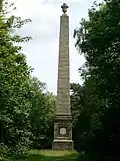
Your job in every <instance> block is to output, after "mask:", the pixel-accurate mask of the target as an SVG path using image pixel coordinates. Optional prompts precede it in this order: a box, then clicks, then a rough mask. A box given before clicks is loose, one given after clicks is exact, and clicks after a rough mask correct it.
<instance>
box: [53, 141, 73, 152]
mask: <svg viewBox="0 0 120 161" xmlns="http://www.w3.org/2000/svg"><path fill="white" fill-rule="evenodd" d="M52 149H53V150H73V149H74V142H73V141H72V140H53V144H52Z"/></svg>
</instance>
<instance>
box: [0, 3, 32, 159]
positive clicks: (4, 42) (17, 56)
mask: <svg viewBox="0 0 120 161" xmlns="http://www.w3.org/2000/svg"><path fill="white" fill-rule="evenodd" d="M5 5H8V4H7V3H5ZM3 7H4V5H3ZM29 21H30V20H21V18H20V17H15V16H11V17H9V18H6V16H5V12H2V11H1V12H0V143H1V149H2V145H4V146H6V147H7V148H8V151H6V153H7V154H8V153H9V154H11V155H12V156H13V155H14V154H15V153H17V155H16V154H15V155H16V156H17V157H19V155H21V154H23V153H24V152H25V148H26V147H28V145H29V135H30V133H29V130H28V129H29V126H30V122H29V119H28V117H29V110H30V108H31V104H30V101H29V98H28V97H27V95H28V91H29V86H28V85H29V84H28V81H29V78H30V72H31V69H30V67H29V66H28V65H27V62H26V57H25V55H23V54H22V53H21V49H22V48H21V46H18V45H17V46H16V45H15V43H19V42H25V41H28V40H29V39H30V37H23V38H22V37H20V36H18V35H15V34H13V31H14V30H15V29H16V28H20V27H22V26H23V25H24V24H25V23H27V22H29ZM1 153H2V152H1Z"/></svg>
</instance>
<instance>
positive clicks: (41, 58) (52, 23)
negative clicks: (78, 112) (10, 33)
mask: <svg viewBox="0 0 120 161" xmlns="http://www.w3.org/2000/svg"><path fill="white" fill-rule="evenodd" d="M9 1H12V2H15V6H16V7H17V10H16V11H15V14H16V15H17V16H21V17H22V18H30V19H31V20H32V22H31V23H29V24H27V25H25V26H24V27H23V28H22V29H20V30H19V34H20V35H21V36H25V35H26V36H32V37H33V40H32V41H30V42H28V43H25V44H23V51H24V53H25V54H26V56H27V61H28V64H29V65H30V66H32V67H33V68H34V71H33V73H32V75H34V76H36V77H37V78H39V79H40V80H41V81H42V82H46V83H47V87H48V90H49V91H51V92H53V93H54V94H56V92H57V69H58V50H59V45H58V44H59V42H58V40H59V23H60V22H59V21H60V15H61V14H62V12H61V5H62V4H63V3H64V2H66V3H67V4H68V5H69V10H68V15H69V16H70V24H69V25H70V32H69V33H70V81H71V82H79V83H81V80H80V76H79V73H78V68H79V67H80V66H82V64H83V63H84V62H85V59H84V57H83V56H80V55H79V54H78V52H77V50H76V49H75V47H74V44H75V40H74V39H73V32H74V29H75V28H76V27H79V22H80V20H81V18H82V17H87V13H88V8H90V6H91V5H92V4H93V0H9Z"/></svg>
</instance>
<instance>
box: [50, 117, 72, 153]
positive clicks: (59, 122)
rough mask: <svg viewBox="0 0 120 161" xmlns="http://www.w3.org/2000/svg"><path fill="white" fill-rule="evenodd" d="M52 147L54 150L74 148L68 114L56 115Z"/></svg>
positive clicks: (70, 120)
mask: <svg viewBox="0 0 120 161" xmlns="http://www.w3.org/2000/svg"><path fill="white" fill-rule="evenodd" d="M52 148H53V149H56V150H72V149H73V148H74V143H73V141H72V119H71V116H70V115H64V114H63V115H56V118H55V123H54V140H53V145H52Z"/></svg>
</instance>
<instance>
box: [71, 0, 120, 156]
mask: <svg viewBox="0 0 120 161" xmlns="http://www.w3.org/2000/svg"><path fill="white" fill-rule="evenodd" d="M119 9H120V2H119V0H116V1H114V0H111V1H109V0H106V1H104V2H103V3H102V4H99V5H94V6H93V7H92V8H91V9H90V10H89V12H88V16H89V19H88V20H85V19H82V20H81V23H80V24H81V26H80V28H79V29H78V30H75V35H74V36H75V38H76V47H77V49H78V50H79V51H81V52H82V53H84V56H85V58H86V63H85V68H82V76H83V79H84V81H85V84H86V82H88V81H90V79H91V80H92V82H93V84H94V86H93V89H92V93H93V94H94V96H95V97H96V98H97V100H98V101H97V102H99V103H100V104H98V106H96V107H97V108H96V110H97V113H99V114H100V117H99V118H100V119H99V120H100V123H101V127H100V129H99V133H96V132H94V131H93V130H92V131H93V132H94V133H93V134H94V135H93V137H92V139H91V140H92V143H91V144H92V145H94V151H96V152H99V153H101V154H104V155H107V156H109V155H112V156H114V157H115V156H119V150H120V146H119V145H120V143H119V140H120V132H119V129H120V121H119V117H120V115H119V114H120V106H119V105H120V101H119V97H120V81H119V77H120V72H119V71H120V58H119V51H120V45H119V44H120V25H119V24H120V12H119ZM90 89H91V88H90ZM89 91H90V90H89ZM95 97H94V98H95ZM89 99H90V101H92V102H93V98H89ZM101 101H102V102H103V106H101ZM95 105H96V103H95ZM100 106H101V107H102V108H99V107H100ZM97 144H98V145H99V146H98V145H97ZM91 149H92V148H91ZM95 149H96V150H95Z"/></svg>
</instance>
